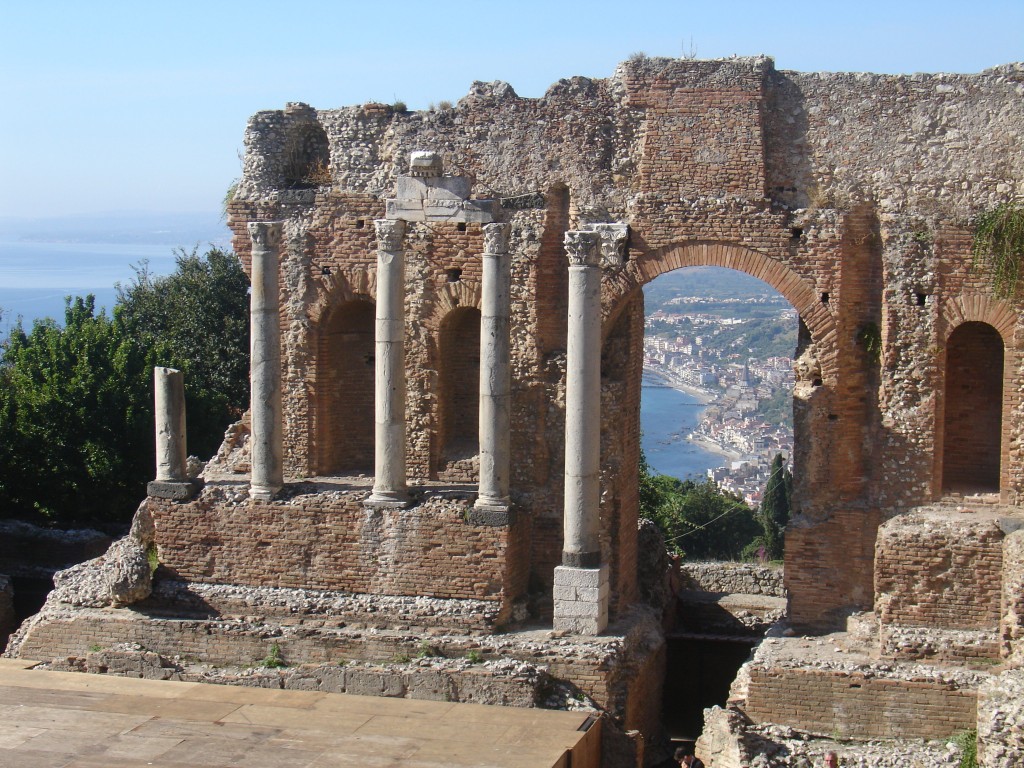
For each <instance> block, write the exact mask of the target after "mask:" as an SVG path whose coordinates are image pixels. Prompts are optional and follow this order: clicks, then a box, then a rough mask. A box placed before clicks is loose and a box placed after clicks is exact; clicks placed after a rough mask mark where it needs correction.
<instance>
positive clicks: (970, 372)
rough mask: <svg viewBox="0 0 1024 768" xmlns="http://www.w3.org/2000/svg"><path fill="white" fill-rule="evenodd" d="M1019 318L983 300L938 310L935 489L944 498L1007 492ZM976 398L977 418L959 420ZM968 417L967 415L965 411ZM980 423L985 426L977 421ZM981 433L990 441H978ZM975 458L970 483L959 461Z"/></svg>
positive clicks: (961, 300) (962, 298)
mask: <svg viewBox="0 0 1024 768" xmlns="http://www.w3.org/2000/svg"><path fill="white" fill-rule="evenodd" d="M1016 325H1017V315H1016V312H1014V310H1013V308H1012V307H1011V306H1010V305H1009V303H1007V302H1006V301H1003V300H1000V299H996V298H993V297H991V296H986V295H982V294H960V295H957V296H954V297H951V298H949V299H947V300H946V301H945V302H944V303H943V305H942V308H941V312H940V322H939V338H940V340H941V342H942V343H941V349H942V351H941V353H940V354H941V368H940V370H941V371H942V376H943V378H942V379H941V380H940V381H938V382H936V386H935V390H936V395H937V397H936V404H937V405H936V414H935V451H934V455H935V475H934V486H935V487H936V488H938V489H939V490H940V491H941V492H944V493H945V492H956V491H959V492H963V491H967V492H972V491H973V492H989V493H992V492H997V491H1000V490H1002V489H1003V488H1006V487H1007V486H1008V483H1009V481H1008V473H1007V462H1006V461H1005V457H1006V455H1007V449H1006V446H1007V445H1008V443H1009V440H1010V436H1009V426H1008V425H1009V424H1010V421H1011V420H1010V416H1011V410H1012V402H1011V401H1010V398H1008V397H1007V393H1008V392H1012V390H1013V388H1014V385H1013V372H1014V371H1015V370H1016V369H1017V362H1016V360H1017V353H1016V342H1015V339H1016V330H1015V329H1016ZM975 399H977V400H982V399H983V400H984V401H985V402H980V403H977V404H976V407H977V408H978V409H980V410H977V412H976V414H974V415H971V416H970V417H968V416H966V415H963V414H958V411H960V410H961V409H962V407H963V404H965V403H969V402H973V401H974V400H975ZM968 413H969V412H968ZM982 420H984V422H983V421H982ZM983 423H985V424H987V426H985V427H984V430H985V434H986V435H987V437H988V441H987V443H986V445H985V446H984V447H979V446H977V445H974V441H976V440H980V439H982V435H981V434H980V432H979V430H981V429H982V424H983ZM972 445H974V449H976V450H978V451H979V453H977V455H975V456H974V457H973V461H974V462H975V472H976V473H980V474H974V475H972V476H967V475H968V472H969V470H968V469H966V468H965V467H966V465H965V464H964V461H971V459H968V458H967V457H966V456H964V455H962V454H965V453H967V452H969V451H970V450H972Z"/></svg>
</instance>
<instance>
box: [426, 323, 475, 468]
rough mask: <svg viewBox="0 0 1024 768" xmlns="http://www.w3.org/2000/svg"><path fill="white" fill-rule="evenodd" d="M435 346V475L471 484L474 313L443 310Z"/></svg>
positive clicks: (473, 423)
mask: <svg viewBox="0 0 1024 768" xmlns="http://www.w3.org/2000/svg"><path fill="white" fill-rule="evenodd" d="M438 342H439V343H438V396H437V403H438V413H437V446H438V450H437V456H438V459H437V467H436V470H437V476H438V478H439V479H442V480H453V481H461V482H471V481H473V480H475V479H476V477H477V472H478V469H477V467H476V457H477V454H478V453H479V446H480V444H479V415H480V310H478V309H476V308H475V307H458V308H456V309H453V310H452V311H451V312H449V313H448V314H447V315H446V316H445V318H444V319H443V320H442V321H441V327H440V333H439V339H438Z"/></svg>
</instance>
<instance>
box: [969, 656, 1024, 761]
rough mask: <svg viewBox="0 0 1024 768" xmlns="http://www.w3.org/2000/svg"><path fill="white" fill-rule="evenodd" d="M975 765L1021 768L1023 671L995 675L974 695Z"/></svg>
mask: <svg viewBox="0 0 1024 768" xmlns="http://www.w3.org/2000/svg"><path fill="white" fill-rule="evenodd" d="M978 764H979V765H984V766H986V768H1017V766H1021V765H1024V670H1020V669H1014V670H1010V671H1008V672H1003V673H1002V674H1001V675H995V676H993V677H992V678H991V679H990V680H989V681H988V682H986V683H985V684H984V685H983V686H982V687H981V689H980V690H979V691H978Z"/></svg>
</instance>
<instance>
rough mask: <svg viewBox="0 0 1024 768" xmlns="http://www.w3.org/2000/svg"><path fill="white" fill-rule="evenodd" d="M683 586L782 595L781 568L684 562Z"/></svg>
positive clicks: (747, 593)
mask: <svg viewBox="0 0 1024 768" xmlns="http://www.w3.org/2000/svg"><path fill="white" fill-rule="evenodd" d="M679 570H680V573H681V574H682V577H683V581H682V586H683V589H698V590H702V591H704V592H725V593H729V594H733V593H740V594H745V595H768V596H770V597H785V596H786V588H785V586H784V585H783V570H782V568H777V567H774V566H769V565H755V564H754V563H725V562H709V563H683V564H681V565H680V566H679Z"/></svg>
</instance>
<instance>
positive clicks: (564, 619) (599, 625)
mask: <svg viewBox="0 0 1024 768" xmlns="http://www.w3.org/2000/svg"><path fill="white" fill-rule="evenodd" d="M610 594H611V581H610V578H609V568H608V565H607V564H605V565H602V566H600V567H598V568H574V567H572V566H568V565H559V566H557V567H556V568H555V589H554V599H555V612H554V627H555V629H557V630H564V631H567V632H572V633H573V634H576V635H599V634H601V633H602V632H603V631H604V630H605V628H606V627H607V626H608V597H609V595H610Z"/></svg>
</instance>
